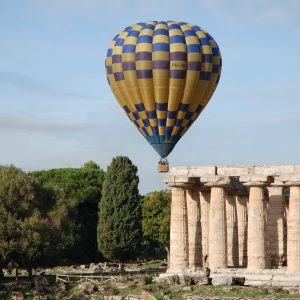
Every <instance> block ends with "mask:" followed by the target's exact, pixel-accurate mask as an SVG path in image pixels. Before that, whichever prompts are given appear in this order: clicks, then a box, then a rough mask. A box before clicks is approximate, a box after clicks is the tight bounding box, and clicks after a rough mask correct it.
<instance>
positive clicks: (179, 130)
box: [105, 21, 222, 158]
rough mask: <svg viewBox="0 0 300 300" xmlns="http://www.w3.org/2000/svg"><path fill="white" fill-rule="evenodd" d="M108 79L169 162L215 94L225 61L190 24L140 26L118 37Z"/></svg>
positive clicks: (108, 60)
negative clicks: (174, 149) (174, 150)
mask: <svg viewBox="0 0 300 300" xmlns="http://www.w3.org/2000/svg"><path fill="white" fill-rule="evenodd" d="M105 66H106V71H107V78H108V82H109V84H110V87H111V89H112V92H113V94H114V96H115V97H116V99H117V100H118V102H119V104H120V105H121V107H122V108H123V110H124V111H125V113H126V114H127V116H128V117H129V119H130V120H131V121H132V122H133V123H134V125H135V126H136V127H137V129H138V130H139V131H140V132H141V134H142V135H143V136H144V137H145V138H146V139H147V141H148V142H149V143H150V144H151V145H152V146H153V148H154V149H155V150H156V151H157V152H158V154H159V155H160V156H161V158H166V157H167V156H168V154H169V153H170V152H171V151H172V150H173V148H174V146H175V145H176V143H177V142H178V141H179V140H180V138H181V137H182V136H183V135H184V134H185V133H186V131H187V130H188V129H189V128H190V126H191V125H192V124H193V123H194V121H195V120H196V119H197V118H198V116H199V115H200V113H201V112H202V110H203V109H204V107H205V106H206V105H207V103H208V102H209V100H210V98H211V96H212V94H213V93H214V91H215V89H216V87H217V85H218V82H219V79H220V75H221V67H222V58H221V54H220V50H219V48H218V45H217V43H216V41H215V40H214V39H213V38H212V36H211V35H210V34H209V33H208V32H207V31H205V30H204V29H203V28H200V27H199V26H196V25H193V24H189V23H185V22H174V21H167V22H163V21H161V22H156V21H152V22H141V23H137V24H134V25H132V26H129V27H126V28H125V29H124V30H123V31H121V32H120V33H119V34H117V35H116V36H115V37H114V39H113V40H112V42H111V43H110V46H109V48H108V51H107V57H106V61H105Z"/></svg>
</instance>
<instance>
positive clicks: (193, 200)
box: [186, 188, 202, 269]
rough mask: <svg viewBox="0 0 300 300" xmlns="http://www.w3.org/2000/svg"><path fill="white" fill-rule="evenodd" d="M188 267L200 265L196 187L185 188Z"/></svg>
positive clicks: (199, 234) (197, 195) (200, 251)
mask: <svg viewBox="0 0 300 300" xmlns="http://www.w3.org/2000/svg"><path fill="white" fill-rule="evenodd" d="M186 203H187V219H188V246H189V247H188V249H189V251H188V258H189V264H188V265H189V268H193V269H195V268H197V267H202V246H201V225H200V200H199V190H198V189H197V188H192V189H187V190H186Z"/></svg>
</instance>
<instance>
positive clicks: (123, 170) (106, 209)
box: [98, 156, 142, 262]
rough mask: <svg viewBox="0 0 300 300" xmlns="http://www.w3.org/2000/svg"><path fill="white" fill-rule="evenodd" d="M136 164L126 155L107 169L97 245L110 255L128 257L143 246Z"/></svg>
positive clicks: (103, 252) (108, 257)
mask: <svg viewBox="0 0 300 300" xmlns="http://www.w3.org/2000/svg"><path fill="white" fill-rule="evenodd" d="M138 184H139V178H138V175H137V167H136V166H135V165H133V164H132V162H131V160H130V159H129V158H127V157H124V156H117V157H115V158H114V159H113V160H112V162H111V164H110V165H109V167H108V169H107V174H106V179H105V181H104V183H103V190H102V198H101V201H100V206H99V209H100V211H99V225H98V247H99V250H100V252H101V253H102V254H103V255H104V257H106V258H107V259H110V260H114V261H121V262H123V261H125V260H127V259H131V258H135V257H136V255H137V253H138V251H139V250H140V245H141V238H142V228H141V206H140V196H139V191H138Z"/></svg>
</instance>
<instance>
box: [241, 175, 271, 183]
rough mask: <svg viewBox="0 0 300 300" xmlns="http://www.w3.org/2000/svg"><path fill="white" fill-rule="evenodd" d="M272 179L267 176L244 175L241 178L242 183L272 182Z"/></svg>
mask: <svg viewBox="0 0 300 300" xmlns="http://www.w3.org/2000/svg"><path fill="white" fill-rule="evenodd" d="M271 181H272V177H270V176H267V175H243V176H241V177H240V182H245V183H246V182H249V183H250V182H266V183H268V182H271Z"/></svg>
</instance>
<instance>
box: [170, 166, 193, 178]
mask: <svg viewBox="0 0 300 300" xmlns="http://www.w3.org/2000/svg"><path fill="white" fill-rule="evenodd" d="M188 171H189V167H186V166H178V167H172V168H171V171H170V173H171V175H173V176H187V175H188Z"/></svg>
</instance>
